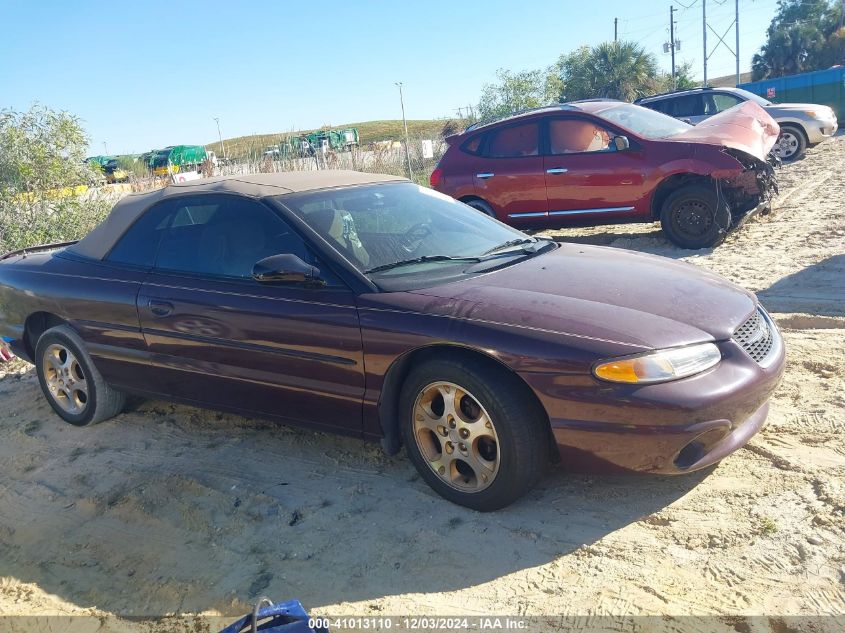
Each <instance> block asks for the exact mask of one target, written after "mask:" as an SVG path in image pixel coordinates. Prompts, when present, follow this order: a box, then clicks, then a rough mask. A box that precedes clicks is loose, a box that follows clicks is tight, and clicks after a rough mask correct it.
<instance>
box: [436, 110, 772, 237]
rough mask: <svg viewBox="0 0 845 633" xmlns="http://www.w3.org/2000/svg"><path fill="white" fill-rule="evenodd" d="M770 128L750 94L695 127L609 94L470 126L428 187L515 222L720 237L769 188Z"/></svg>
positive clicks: (453, 140) (762, 202) (453, 141)
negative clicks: (623, 226) (641, 227)
mask: <svg viewBox="0 0 845 633" xmlns="http://www.w3.org/2000/svg"><path fill="white" fill-rule="evenodd" d="M778 133H779V128H778V124H777V123H776V122H775V121H774V119H772V118H771V117H770V116H769V115H768V114H767V113H766V112H765V111H764V110H763V108H761V107H760V106H758V105H757V104H756V103H753V102H746V103H743V104H741V105H739V106H736V107H733V108H731V109H729V110H726V111H724V112H722V113H720V114H718V115H716V116H714V117H711V118H709V119H707V120H706V121H704V122H702V123H700V124H699V125H697V126H695V127H693V126H692V125H689V124H687V123H684V122H682V121H678V120H676V119H673V118H671V117H668V116H666V115H664V114H661V113H659V112H654V111H652V110H649V109H647V108H643V107H640V106H636V105H632V104H629V103H623V102H620V101H611V100H595V101H581V102H574V103H566V104H560V105H556V106H550V107H546V108H540V109H537V110H532V111H528V112H524V113H520V114H516V115H513V116H510V117H507V118H505V119H501V120H497V121H494V122H489V123H481V124H476V125H474V126H470V127H469V128H467V129H466V130H465V131H464V132H463V133H461V134H456V135H454V136H451V137H449V138H447V139H446V141H447V143H448V144H449V148H448V150H447V151H446V153H445V154H444V156H443V158H442V159H441V160H440V163H439V164H438V165H437V168H436V169H435V170H434V172H433V173H432V175H431V186H432V187H433V188H434V189H436V190H438V191H441V192H443V193H446V194H449V195H450V196H452V197H454V198H456V199H458V200H460V201H462V202H465V203H466V204H468V205H470V206H472V207H475V208H476V209H479V210H480V211H483V212H484V213H487V214H489V215H491V216H493V217H495V218H497V219H499V220H501V221H502V222H505V223H507V224H511V225H513V226H516V227H519V228H555V227H563V226H583V225H588V224H589V225H592V224H617V223H624V222H655V221H658V220H659V221H660V223H661V225H662V227H663V230H664V232H665V233H666V236H667V237H668V238H669V239H670V240H671V241H672V242H674V243H675V244H677V245H678V246H681V247H683V248H704V247H710V246H715V245H717V244H719V243H720V242H721V241H722V240H723V239H724V237H725V235H726V234H727V232H728V231H729V230H730V229H731V228H734V227H737V226H739V225H740V224H741V223H742V221H743V220H744V219H746V218H747V217H749V216H750V215H752V214H753V213H755V212H759V211H762V212H766V211H768V209H769V208H770V205H771V200H772V198H773V197H774V196H775V194H776V193H777V183H776V180H775V175H774V170H773V167H772V162H771V159H769V152H770V151H771V149H772V147H773V146H774V144H775V142H776V140H777V137H778Z"/></svg>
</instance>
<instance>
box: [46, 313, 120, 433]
mask: <svg viewBox="0 0 845 633" xmlns="http://www.w3.org/2000/svg"><path fill="white" fill-rule="evenodd" d="M35 369H36V371H37V372H38V382H39V383H40V384H41V391H43V392H44V397H45V398H47V402H49V403H50V406H51V407H53V410H54V411H55V412H56V413H57V414H58V415H59V417H61V418H62V419H63V420H64V421H65V422H68V423H69V424H73V425H74V426H86V425H89V424H96V423H97V422H102V421H103V420H107V419H108V418H111V417H114V416H115V415H117V414H118V413H120V412H121V411H122V410H123V407H124V405H125V404H126V397H125V396H124V394H122V393H120V392H119V391H115V390H114V389H112V388H111V387H110V386H109V385H108V384H106V382H105V380H103V377H102V375H101V374H100V372H99V371H97V368H96V367H95V366H94V363H93V362H92V361H91V357H90V356H89V355H88V352H87V351H86V350H85V346H84V344H83V342H82V339H81V338H79V335H78V334H77V333H76V332H74V331H73V330H72V329H71V328H70V327H68V326H67V325H60V326H57V327H54V328H50V329H49V330H47V331H46V332H44V334H42V335H41V337H40V338H39V339H38V344H37V345H36V347H35Z"/></svg>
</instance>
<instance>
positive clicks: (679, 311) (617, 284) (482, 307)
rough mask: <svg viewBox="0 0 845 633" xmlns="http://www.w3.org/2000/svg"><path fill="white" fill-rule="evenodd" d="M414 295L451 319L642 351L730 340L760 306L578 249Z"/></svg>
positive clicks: (696, 278)
mask: <svg viewBox="0 0 845 633" xmlns="http://www.w3.org/2000/svg"><path fill="white" fill-rule="evenodd" d="M413 294H418V295H425V296H427V297H438V298H441V299H443V302H442V304H441V306H440V307H441V308H442V309H443V310H444V311H448V312H451V313H452V315H453V316H454V315H458V314H460V315H461V316H464V317H467V318H471V319H472V318H475V319H483V320H486V321H492V322H496V323H503V324H510V325H516V326H519V327H535V328H538V329H543V330H550V331H554V332H561V333H568V334H575V335H577V336H588V337H593V338H597V339H601V340H604V341H613V342H619V343H622V344H625V345H630V346H636V347H638V348H642V349H648V348H659V347H671V346H675V345H686V344H689V343H695V342H701V341H710V340H714V339H715V340H724V339H727V338H730V336H731V335H732V333H733V331H734V330H735V329H736V327H737V326H738V325H739V324H741V323H742V322H743V321H744V320H745V319H746V318H747V317H748V315H749V314H751V312H752V311H753V309H754V306H755V304H756V300H755V298H754V295H753V294H751V293H750V292H748V291H747V290H744V289H742V288H740V287H738V286H735V285H734V284H732V283H730V282H729V281H727V280H726V279H724V278H722V277H720V276H718V275H714V274H712V273H708V272H706V271H704V270H701V269H699V268H697V267H695V266H692V265H690V264H685V263H683V262H677V261H675V260H673V259H669V258H664V257H656V256H653V255H645V254H642V253H637V252H634V251H626V250H622V249H617V248H610V247H602V246H583V245H576V244H564V245H562V246H561V247H560V248H559V249H557V250H556V251H554V252H551V253H547V254H545V255H539V256H537V257H534V258H532V259H529V260H526V261H524V262H521V263H519V264H516V265H514V266H510V267H508V268H505V269H502V270H499V271H496V272H492V273H488V274H483V275H480V276H477V277H472V278H470V279H466V280H463V281H460V282H454V283H450V284H444V285H442V286H436V287H433V288H426V289H422V290H415V291H413ZM427 305H428V308H429V309H432V308H434V309H435V311H440V310H438V309H437V307H436V306H435V305H434V304H433V302H429V303H428V304H427ZM631 351H632V352H633V351H637V350H631Z"/></svg>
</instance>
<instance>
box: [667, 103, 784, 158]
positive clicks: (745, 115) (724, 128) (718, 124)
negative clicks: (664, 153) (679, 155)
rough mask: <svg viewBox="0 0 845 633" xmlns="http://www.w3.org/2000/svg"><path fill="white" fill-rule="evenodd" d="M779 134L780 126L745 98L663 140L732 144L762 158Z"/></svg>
mask: <svg viewBox="0 0 845 633" xmlns="http://www.w3.org/2000/svg"><path fill="white" fill-rule="evenodd" d="M779 134H780V126H778V124H777V122H776V121H775V120H774V119H773V118H772V117H771V115H770V114H769V113H768V112H766V110H765V109H764V108H763V107H761V106H759V105H757V104H756V103H754V102H753V101H746V102H744V103H741V104H740V105H737V106H734V107H733V108H729V109H727V110H725V111H724V112H720V113H719V114H716V115H714V116H712V117H710V118H708V119H705V120H704V121H702V122H701V123H699V124H698V125H696V126H695V127H691V128H689V129H687V130H684V131H683V132H681V133H680V134H675V135H673V136H668V137H666V138H665V139H664V140H666V141H677V142H679V143H708V144H710V145H721V146H723V147H731V148H733V149H738V150H741V151H743V152H745V153H747V154H751V155H752V156H754V157H756V158H759V159H760V160H762V161H765V160H766V156H767V155H768V153H769V152H770V151H771V149H772V147H774V145H775V142H776V141H777V138H778V135H779Z"/></svg>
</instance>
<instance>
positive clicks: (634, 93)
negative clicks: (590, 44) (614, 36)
mask: <svg viewBox="0 0 845 633" xmlns="http://www.w3.org/2000/svg"><path fill="white" fill-rule="evenodd" d="M590 62H591V65H592V69H593V73H594V75H595V81H594V85H595V87H596V91H597V93H598V94H597V96H600V97H606V98H609V99H621V100H623V101H633V100H634V99H636V98H637V97H642V96H645V95H647V94H650V93H652V92H654V90H655V89H656V88H657V86H656V77H657V60H655V58H654V55H650V54H649V53H646V52H645V49H644V48H643V47H642V46H640V45H639V44H637V43H636V42H605V43H603V44H599V45H598V46H596V47H595V48H593V50H592V51H591V53H590Z"/></svg>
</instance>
